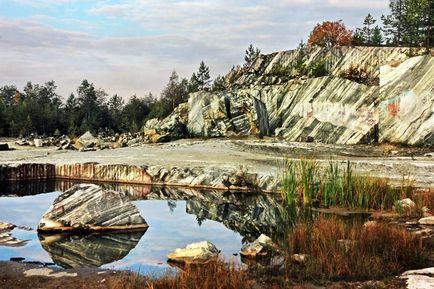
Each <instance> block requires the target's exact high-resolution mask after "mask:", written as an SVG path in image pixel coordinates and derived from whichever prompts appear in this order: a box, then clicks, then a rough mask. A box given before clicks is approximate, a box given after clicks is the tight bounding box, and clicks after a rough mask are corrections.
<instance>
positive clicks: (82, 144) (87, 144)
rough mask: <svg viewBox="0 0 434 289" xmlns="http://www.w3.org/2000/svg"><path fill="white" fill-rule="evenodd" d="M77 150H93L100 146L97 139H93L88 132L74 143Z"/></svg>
mask: <svg viewBox="0 0 434 289" xmlns="http://www.w3.org/2000/svg"><path fill="white" fill-rule="evenodd" d="M75 144H76V145H77V146H78V147H79V148H84V149H87V148H93V147H96V146H97V145H99V144H100V141H99V140H98V138H96V137H94V136H93V135H92V133H91V132H90V131H87V132H85V133H84V134H83V135H82V136H80V137H79V138H78V140H77V141H76V143H75Z"/></svg>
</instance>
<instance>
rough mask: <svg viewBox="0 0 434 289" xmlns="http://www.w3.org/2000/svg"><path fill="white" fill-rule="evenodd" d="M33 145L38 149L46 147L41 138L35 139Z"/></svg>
mask: <svg viewBox="0 0 434 289" xmlns="http://www.w3.org/2000/svg"><path fill="white" fill-rule="evenodd" d="M33 143H34V144H35V147H37V148H41V147H43V146H44V141H43V140H42V139H41V138H35V139H33Z"/></svg>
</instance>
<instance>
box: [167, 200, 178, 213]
mask: <svg viewBox="0 0 434 289" xmlns="http://www.w3.org/2000/svg"><path fill="white" fill-rule="evenodd" d="M167 206H169V210H170V214H172V215H173V211H174V210H175V208H176V201H173V200H168V201H167Z"/></svg>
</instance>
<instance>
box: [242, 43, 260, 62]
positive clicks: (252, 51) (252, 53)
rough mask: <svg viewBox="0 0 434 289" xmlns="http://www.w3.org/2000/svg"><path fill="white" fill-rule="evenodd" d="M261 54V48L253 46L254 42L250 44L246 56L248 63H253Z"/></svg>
mask: <svg viewBox="0 0 434 289" xmlns="http://www.w3.org/2000/svg"><path fill="white" fill-rule="evenodd" d="M260 54H261V50H259V48H257V47H253V44H250V45H249V47H247V49H246V55H245V56H244V60H245V61H246V64H247V65H251V64H253V62H255V60H256V59H257V58H258V57H259V55H260Z"/></svg>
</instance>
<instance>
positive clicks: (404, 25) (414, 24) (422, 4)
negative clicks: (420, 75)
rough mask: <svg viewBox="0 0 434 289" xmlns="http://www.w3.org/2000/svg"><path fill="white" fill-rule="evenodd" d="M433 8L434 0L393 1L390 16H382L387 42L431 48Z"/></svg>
mask: <svg viewBox="0 0 434 289" xmlns="http://www.w3.org/2000/svg"><path fill="white" fill-rule="evenodd" d="M433 6H434V4H433V3H432V0H391V1H390V5H389V7H390V14H389V15H383V16H381V20H382V21H383V31H384V35H385V36H386V40H387V42H388V43H389V44H390V43H393V44H395V45H406V46H424V45H425V46H427V47H429V46H431V45H432V42H431V41H432V35H431V31H432V27H433V21H434V20H433V18H434V8H433ZM430 43H431V44H430Z"/></svg>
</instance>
